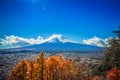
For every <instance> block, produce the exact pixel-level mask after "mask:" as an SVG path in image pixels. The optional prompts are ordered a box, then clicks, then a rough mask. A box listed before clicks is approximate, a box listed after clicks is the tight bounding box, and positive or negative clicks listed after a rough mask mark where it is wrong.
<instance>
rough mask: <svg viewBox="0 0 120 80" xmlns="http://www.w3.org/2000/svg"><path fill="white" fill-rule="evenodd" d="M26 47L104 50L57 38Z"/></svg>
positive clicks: (60, 49) (37, 48) (85, 50)
mask: <svg viewBox="0 0 120 80" xmlns="http://www.w3.org/2000/svg"><path fill="white" fill-rule="evenodd" d="M23 48H24V49H34V50H35V51H79V52H98V51H101V50H103V48H102V47H97V46H91V45H86V44H79V43H73V42H65V43H63V42H60V41H59V40H58V39H55V41H53V42H46V43H42V44H37V45H32V46H27V47H23Z"/></svg>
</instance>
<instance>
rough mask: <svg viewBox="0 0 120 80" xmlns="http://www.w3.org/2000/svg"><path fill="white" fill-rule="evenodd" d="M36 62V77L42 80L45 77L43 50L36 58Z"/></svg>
mask: <svg viewBox="0 0 120 80" xmlns="http://www.w3.org/2000/svg"><path fill="white" fill-rule="evenodd" d="M36 63H37V65H38V66H37V77H38V80H44V77H45V67H46V66H45V65H46V57H45V56H44V54H43V52H41V53H40V54H39V55H38V56H37V59H36Z"/></svg>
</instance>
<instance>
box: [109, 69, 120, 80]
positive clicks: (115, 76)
mask: <svg viewBox="0 0 120 80" xmlns="http://www.w3.org/2000/svg"><path fill="white" fill-rule="evenodd" d="M107 79H109V80H120V70H119V69H118V68H116V67H114V68H113V69H112V70H110V71H108V72H107Z"/></svg>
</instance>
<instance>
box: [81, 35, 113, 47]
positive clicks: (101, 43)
mask: <svg viewBox="0 0 120 80" xmlns="http://www.w3.org/2000/svg"><path fill="white" fill-rule="evenodd" d="M109 38H111V37H109ZM109 38H105V39H102V38H98V37H96V36H94V37H93V38H90V39H84V40H83V43H84V44H88V45H94V46H99V47H105V46H108V39H109Z"/></svg>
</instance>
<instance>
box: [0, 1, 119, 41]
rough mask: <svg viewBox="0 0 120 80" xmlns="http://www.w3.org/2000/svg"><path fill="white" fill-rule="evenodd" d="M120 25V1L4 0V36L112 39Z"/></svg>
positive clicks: (0, 4) (0, 20) (0, 23)
mask: <svg viewBox="0 0 120 80" xmlns="http://www.w3.org/2000/svg"><path fill="white" fill-rule="evenodd" d="M118 26H120V0H0V38H2V39H4V38H5V37H6V36H9V35H16V36H20V37H24V38H37V37H38V36H43V37H45V38H46V37H48V36H50V35H52V34H62V35H64V36H65V37H67V38H68V39H71V40H74V41H77V42H80V41H81V40H82V39H88V38H92V37H94V36H97V37H99V38H108V37H111V36H114V35H113V34H112V33H111V32H112V30H116V29H118Z"/></svg>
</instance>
